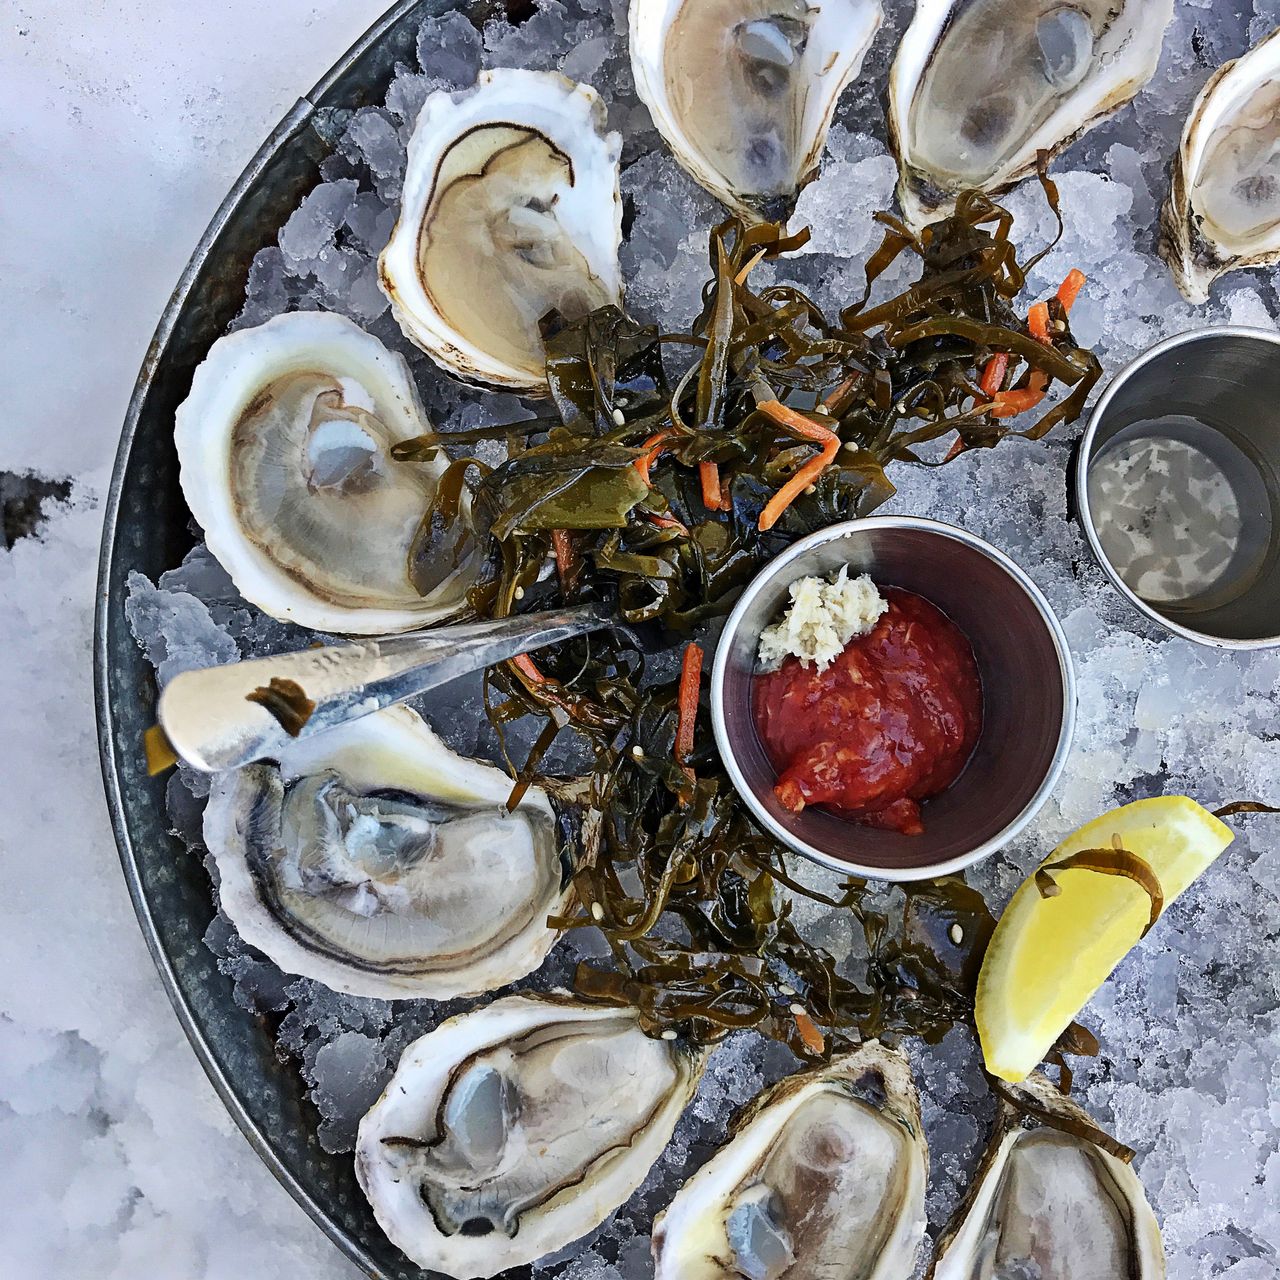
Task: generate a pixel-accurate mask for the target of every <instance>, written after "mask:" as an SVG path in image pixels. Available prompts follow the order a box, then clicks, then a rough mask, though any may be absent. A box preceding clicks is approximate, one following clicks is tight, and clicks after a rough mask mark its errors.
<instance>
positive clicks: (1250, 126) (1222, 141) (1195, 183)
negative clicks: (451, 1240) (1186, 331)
mask: <svg viewBox="0 0 1280 1280" xmlns="http://www.w3.org/2000/svg"><path fill="white" fill-rule="evenodd" d="M1160 228H1161V238H1160V252H1161V254H1162V256H1163V257H1164V259H1165V261H1166V262H1167V263H1168V264H1169V268H1170V270H1171V271H1172V272H1173V278H1174V280H1175V281H1176V282H1177V285H1178V288H1179V289H1181V290H1182V292H1183V293H1184V294H1186V296H1187V297H1188V298H1189V299H1190V300H1191V301H1192V302H1204V301H1205V300H1206V299H1207V298H1208V297H1209V286H1210V285H1212V284H1213V282H1214V281H1215V280H1216V279H1217V278H1218V277H1219V276H1220V275H1222V274H1223V273H1224V272H1227V271H1233V270H1235V269H1236V268H1237V267H1256V266H1263V265H1266V264H1269V263H1273V262H1276V261H1280V30H1276V31H1273V32H1272V33H1271V34H1270V35H1269V36H1268V37H1267V38H1266V39H1265V40H1263V41H1261V42H1260V43H1259V44H1257V45H1255V46H1254V48H1252V49H1251V50H1250V51H1249V52H1248V53H1246V54H1245V55H1244V56H1243V57H1241V58H1237V59H1236V60H1235V61H1234V62H1228V63H1227V64H1226V65H1225V66H1222V67H1220V68H1219V69H1218V70H1217V71H1216V72H1215V73H1214V74H1213V76H1211V77H1210V79H1209V81H1208V83H1207V84H1206V85H1205V87H1204V88H1203V89H1202V90H1201V92H1200V96H1199V97H1198V98H1197V99H1196V102H1195V106H1194V107H1192V109H1191V115H1190V116H1189V118H1188V119H1187V124H1186V128H1185V129H1184V130H1183V133H1182V144H1181V146H1180V147H1179V149H1178V155H1177V158H1176V159H1175V160H1174V162H1173V182H1172V187H1171V190H1170V193H1169V199H1168V200H1167V201H1166V203H1165V206H1164V209H1163V211H1162V213H1161V215H1160Z"/></svg>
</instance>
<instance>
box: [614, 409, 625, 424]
mask: <svg viewBox="0 0 1280 1280" xmlns="http://www.w3.org/2000/svg"><path fill="white" fill-rule="evenodd" d="M613 425H614V426H615V427H625V426H626V425H627V415H626V414H625V413H623V412H622V410H621V409H615V410H614V411H613Z"/></svg>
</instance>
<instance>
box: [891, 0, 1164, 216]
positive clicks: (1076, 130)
mask: <svg viewBox="0 0 1280 1280" xmlns="http://www.w3.org/2000/svg"><path fill="white" fill-rule="evenodd" d="M1172 16H1173V0H1065V2H1064V0H918V3H917V4H916V12H915V17H914V18H913V19H912V22H911V26H910V27H909V28H908V29H907V32H906V34H905V35H904V36H903V37H902V43H901V44H900V45H899V46H898V53H897V56H896V57H895V58H894V62H893V67H892V70H891V71H890V73H889V136H890V141H891V143H892V145H893V148H894V150H895V152H896V154H897V157H898V169H899V181H898V200H899V203H900V204H901V205H902V210H903V214H904V215H905V217H906V219H907V221H908V222H910V223H911V224H913V225H914V226H917V227H919V226H921V225H923V224H924V223H927V222H929V221H930V220H931V219H932V218H933V217H934V216H936V215H939V214H942V213H945V212H947V211H949V210H950V208H951V207H952V205H953V204H954V201H955V197H956V195H957V194H958V193H959V192H961V191H963V190H965V189H966V188H970V187H976V188H978V189H980V190H982V191H986V192H988V193H989V194H998V193H999V192H1002V191H1007V190H1008V189H1009V188H1010V187H1012V186H1013V185H1014V184H1015V183H1017V182H1018V181H1020V180H1021V179H1022V178H1025V177H1026V176H1027V175H1028V174H1030V173H1033V172H1034V171H1035V168H1036V164H1037V157H1038V155H1039V153H1040V152H1042V151H1044V152H1048V153H1050V154H1051V155H1052V154H1056V153H1057V152H1058V151H1060V150H1061V149H1062V148H1063V147H1066V146H1067V145H1069V144H1070V143H1071V142H1073V141H1074V140H1075V139H1076V138H1078V137H1079V136H1080V135H1081V134H1082V133H1084V132H1085V131H1086V130H1088V129H1090V128H1092V127H1093V125H1095V124H1097V123H1098V122H1099V121H1101V120H1103V119H1104V118H1105V117H1107V116H1109V115H1111V114H1112V113H1113V112H1115V111H1117V110H1119V109H1120V108H1121V107H1122V106H1124V105H1125V103H1127V102H1128V101H1129V100H1130V99H1131V98H1133V96H1134V95H1135V94H1136V93H1137V92H1138V90H1139V89H1141V88H1142V86H1143V85H1144V84H1146V83H1147V81H1148V80H1150V79H1151V76H1152V74H1153V73H1154V72H1155V69H1156V65H1157V63H1158V62H1159V60H1160V48H1161V44H1162V43H1163V40H1164V31H1165V28H1166V27H1167V26H1168V24H1169V20H1170V19H1171V18H1172Z"/></svg>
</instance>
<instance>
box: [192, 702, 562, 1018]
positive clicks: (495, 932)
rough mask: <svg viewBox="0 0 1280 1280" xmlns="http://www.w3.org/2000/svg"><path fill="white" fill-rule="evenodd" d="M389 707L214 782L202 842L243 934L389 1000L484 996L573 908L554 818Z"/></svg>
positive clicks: (524, 969) (538, 798)
mask: <svg viewBox="0 0 1280 1280" xmlns="http://www.w3.org/2000/svg"><path fill="white" fill-rule="evenodd" d="M510 791H511V781H510V779H509V778H508V777H507V776H506V775H505V774H504V773H502V772H501V771H500V770H498V769H495V768H493V767H492V766H490V765H486V764H481V763H480V762H479V761H476V760H467V759H464V758H463V757H462V756H458V755H455V754H454V753H453V752H452V751H450V750H449V749H448V748H447V747H446V746H445V745H444V743H442V742H441V741H440V739H439V738H437V737H436V735H435V734H434V733H433V732H432V731H431V729H430V728H429V727H428V726H427V724H426V723H425V722H424V721H423V720H422V718H421V717H420V716H419V715H418V714H417V713H416V712H414V711H411V710H409V709H408V708H406V707H391V708H388V709H387V710H385V711H378V712H375V713H373V714H372V715H369V716H365V717H363V718H362V719H359V720H353V721H350V722H349V723H347V724H345V725H341V726H339V727H338V728H335V729H331V730H328V731H326V732H325V733H322V734H316V735H315V736H314V737H312V738H306V739H301V740H299V741H298V742H297V743H295V744H293V745H291V746H290V748H289V749H288V750H287V751H285V752H284V753H282V755H281V758H280V760H279V761H278V762H276V763H271V764H254V765H248V766H246V767H245V768H243V769H238V770H235V771H234V772H231V773H223V774H219V775H217V777H216V778H215V779H214V781H213V785H212V788H211V790H210V794H209V804H208V806H207V808H206V809H205V817H204V835H205V842H206V844H207V845H208V846H209V849H210V851H211V852H212V853H213V856H214V860H215V862H216V863H217V868H218V877H219V890H218V892H219V898H220V900H221V903H222V908H223V910H224V911H225V912H226V913H227V915H228V916H230V918H231V920H232V922H233V923H234V924H235V926H236V928H237V929H238V930H239V932H240V935H241V936H242V937H243V938H244V940H245V941H246V942H248V943H250V944H251V945H253V946H255V947H257V948H258V949H259V950H261V951H263V952H265V953H266V954H267V955H268V956H269V957H270V958H271V959H272V960H273V961H275V963H276V964H277V965H279V966H280V968H281V969H283V970H284V971H285V972H286V973H297V974H303V975H305V976H306V977H309V978H315V979H317V980H318V981H320V982H323V983H324V984H325V985H326V986H329V987H332V988H333V989H334V990H335V991H345V992H348V993H349V994H351V995H359V996H375V997H378V998H381V999H384V1000H395V999H404V998H406V997H422V996H430V997H432V998H433V999H437V1000H443V999H450V998H452V997H454V996H459V995H476V994H479V993H480V992H484V991H491V990H493V989H494V988H495V987H499V986H502V985H503V984H504V983H507V982H511V981H514V980H515V979H516V978H519V977H523V976H524V975H525V974H526V973H529V972H531V971H532V970H533V969H536V968H537V967H538V965H539V964H541V963H542V961H543V959H544V958H545V956H546V954H547V952H548V951H549V950H550V949H551V947H552V945H553V944H554V943H555V940H556V938H557V936H558V935H557V934H556V932H555V931H554V930H552V929H549V928H548V927H547V923H546V921H547V917H548V915H552V914H558V913H559V912H561V911H563V910H565V909H566V908H567V906H568V900H569V894H570V893H571V890H569V889H567V888H566V885H567V881H568V877H567V875H566V868H565V867H563V866H562V864H561V856H560V853H559V841H558V839H557V833H556V823H555V816H554V814H553V812H552V809H551V805H550V803H549V802H548V800H547V798H546V796H545V795H544V794H543V793H542V792H540V791H538V790H537V789H536V788H535V789H530V791H528V792H527V793H526V795H525V798H524V799H523V800H522V802H521V804H520V806H519V807H518V808H517V809H516V810H515V812H514V813H507V812H506V810H505V808H504V806H505V803H506V800H507V797H508V795H509V794H510Z"/></svg>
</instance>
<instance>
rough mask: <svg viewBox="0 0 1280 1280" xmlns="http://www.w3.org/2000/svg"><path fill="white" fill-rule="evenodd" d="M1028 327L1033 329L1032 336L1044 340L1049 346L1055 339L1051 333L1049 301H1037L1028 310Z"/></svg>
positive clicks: (1040, 340) (1037, 339)
mask: <svg viewBox="0 0 1280 1280" xmlns="http://www.w3.org/2000/svg"><path fill="white" fill-rule="evenodd" d="M1027 327H1028V328H1029V329H1030V330H1031V336H1032V337H1033V338H1035V339H1036V341H1037V342H1043V343H1045V344H1046V346H1047V345H1048V344H1049V343H1050V342H1052V341H1053V338H1052V337H1051V336H1050V334H1049V304H1048V303H1047V302H1037V303H1036V304H1035V306H1034V307H1032V308H1031V310H1030V311H1028V312H1027Z"/></svg>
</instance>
